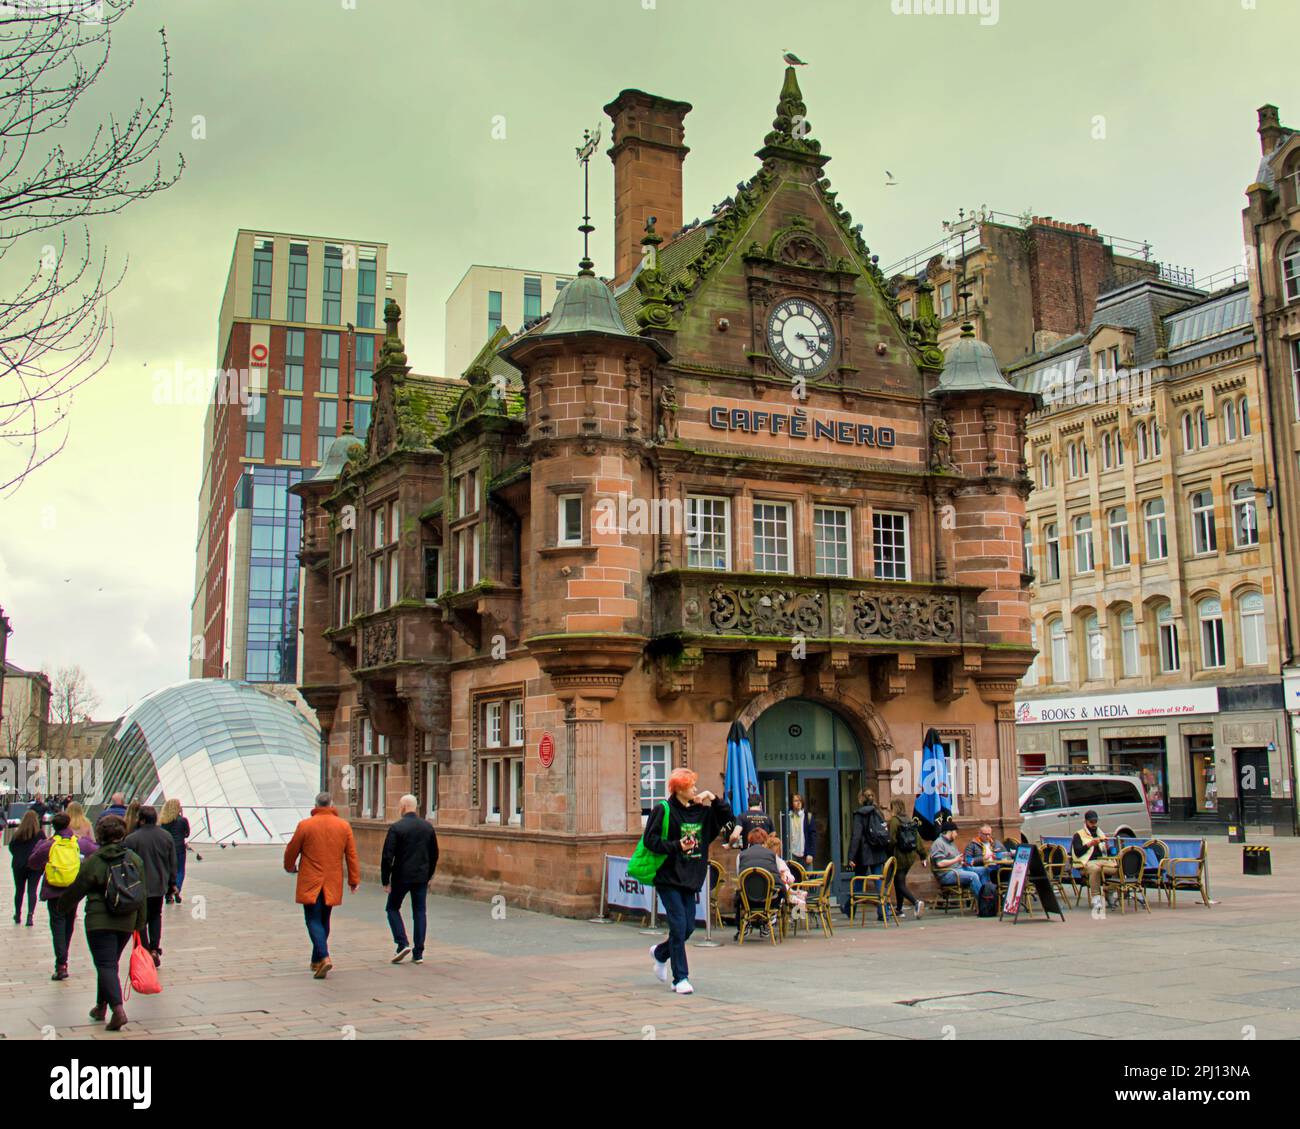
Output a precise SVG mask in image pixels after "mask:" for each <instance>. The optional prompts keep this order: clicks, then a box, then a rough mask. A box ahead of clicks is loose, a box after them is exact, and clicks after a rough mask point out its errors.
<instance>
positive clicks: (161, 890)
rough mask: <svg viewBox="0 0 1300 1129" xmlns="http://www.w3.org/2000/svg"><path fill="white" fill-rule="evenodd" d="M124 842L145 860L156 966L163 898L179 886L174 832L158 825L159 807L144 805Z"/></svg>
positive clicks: (149, 936) (148, 928)
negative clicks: (134, 826) (138, 820)
mask: <svg viewBox="0 0 1300 1129" xmlns="http://www.w3.org/2000/svg"><path fill="white" fill-rule="evenodd" d="M122 845H123V846H124V847H126V849H127V850H129V851H135V853H136V854H137V855H139V856H140V861H141V862H142V863H144V887H145V910H146V915H147V920H146V923H145V936H144V943H145V948H147V949H148V950H149V952H150V954H151V955H152V956H153V962H154V965H155V966H157V965H161V964H162V908H163V898H165V897H166V896H167V895H168V894H170V893H171V892H172V891H173V890H174V889H176V843H175V842H174V841H173V839H172V837H171V832H169V831H165V830H163V828H161V827H159V826H158V809H157V808H155V807H152V806H151V805H149V804H145V805H144V806H143V807H141V808H140V824H139V826H138V827H137V828H136V829H135V830H134V831H132V832H131V834H130V835H128V836H127V837H126V838H125V839H123V840H122Z"/></svg>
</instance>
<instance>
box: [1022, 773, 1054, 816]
mask: <svg viewBox="0 0 1300 1129" xmlns="http://www.w3.org/2000/svg"><path fill="white" fill-rule="evenodd" d="M1060 806H1061V782H1060V781H1059V780H1044V781H1043V783H1042V784H1040V785H1039V786H1038V789H1037V791H1035V792H1033V793H1032V794H1031V795H1029V796H1026V797H1025V802H1024V804H1023V805H1021V808H1020V810H1021V811H1022V812H1040V811H1055V810H1056V809H1057V808H1059V807H1060Z"/></svg>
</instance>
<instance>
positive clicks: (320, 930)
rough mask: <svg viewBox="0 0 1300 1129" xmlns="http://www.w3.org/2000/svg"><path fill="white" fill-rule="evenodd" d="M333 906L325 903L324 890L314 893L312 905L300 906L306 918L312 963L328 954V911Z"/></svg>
mask: <svg viewBox="0 0 1300 1129" xmlns="http://www.w3.org/2000/svg"><path fill="white" fill-rule="evenodd" d="M333 908H334V907H333V906H327V905H326V904H325V891H324V890H322V891H321V892H320V893H319V894H317V895H316V902H315V904H314V905H309V906H303V907H302V915H303V917H304V918H306V919H307V935H308V936H309V937H310V938H311V962H312V964H315V963H316V962H317V961H322V960H324V959H325V958H326V957H327V956H329V955H330V911H331V910H332V909H333Z"/></svg>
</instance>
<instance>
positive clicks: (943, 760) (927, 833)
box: [912, 729, 953, 842]
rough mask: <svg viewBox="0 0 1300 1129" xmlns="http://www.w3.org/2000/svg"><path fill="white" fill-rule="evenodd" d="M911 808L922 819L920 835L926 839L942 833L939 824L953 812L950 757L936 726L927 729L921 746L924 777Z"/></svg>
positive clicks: (931, 838)
mask: <svg viewBox="0 0 1300 1129" xmlns="http://www.w3.org/2000/svg"><path fill="white" fill-rule="evenodd" d="M912 811H913V813H914V814H915V815H916V818H917V819H919V820H920V821H921V838H923V839H925V840H926V841H927V842H932V841H933V840H935V839H937V838H938V837H939V828H940V826H941V825H942V824H943V822H944V821H945V820H946V819H948V818H949V817H950V816H951V815H952V814H953V800H952V783H951V781H950V780H949V778H948V758H947V757H946V756H945V755H944V751H943V745H942V744H941V743H940V741H939V734H938V731H936V730H934V729H930V730H928V731H927V732H926V734H925V744H924V745H923V746H922V747H921V779H920V781H919V783H918V787H917V796H916V806H915V807H914V808H913V809H912Z"/></svg>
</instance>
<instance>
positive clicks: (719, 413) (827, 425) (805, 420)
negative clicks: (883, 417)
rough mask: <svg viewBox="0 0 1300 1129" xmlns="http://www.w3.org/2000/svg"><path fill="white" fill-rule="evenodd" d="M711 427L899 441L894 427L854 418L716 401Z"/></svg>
mask: <svg viewBox="0 0 1300 1129" xmlns="http://www.w3.org/2000/svg"><path fill="white" fill-rule="evenodd" d="M709 426H710V427H711V428H713V429H714V430H715V431H743V432H745V433H746V434H748V435H762V434H765V433H766V434H769V435H788V436H790V437H791V438H792V439H809V438H811V439H829V440H830V441H831V442H832V443H847V444H850V445H852V446H856V447H892V446H894V445H895V443H897V442H898V436H897V433H896V432H895V431H894V429H893V428H892V427H877V426H876V425H875V424H872V423H854V422H852V421H851V420H846V419H844V420H820V419H811V418H810V417H809V415H808V413H807V412H804V411H800V410H799V409H798V408H796V409H795V410H794V411H793V412H791V413H790V414H789V415H787V414H786V413H784V412H763V411H759V410H758V409H757V408H754V409H750V408H726V407H724V406H722V405H721V404H715V405H714V406H713V407H712V408H710V409H709Z"/></svg>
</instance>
